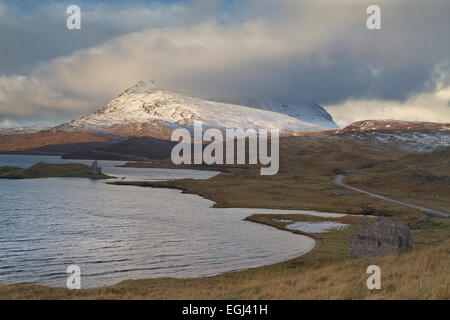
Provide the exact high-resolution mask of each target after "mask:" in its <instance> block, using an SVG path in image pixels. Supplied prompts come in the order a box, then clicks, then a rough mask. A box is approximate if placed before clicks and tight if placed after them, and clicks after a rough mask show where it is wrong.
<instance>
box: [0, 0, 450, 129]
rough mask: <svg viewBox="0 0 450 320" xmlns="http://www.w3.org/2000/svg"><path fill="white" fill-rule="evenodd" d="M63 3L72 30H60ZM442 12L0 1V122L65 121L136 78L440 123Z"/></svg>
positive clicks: (448, 77)
mask: <svg viewBox="0 0 450 320" xmlns="http://www.w3.org/2000/svg"><path fill="white" fill-rule="evenodd" d="M72 4H76V5H78V6H79V7H80V9H81V29H80V30H68V29H67V27H66V19H67V18H68V16H69V15H68V14H67V13H66V9H67V7H68V6H69V5H72ZM371 4H377V5H379V7H380V8H381V29H380V30H369V29H368V28H367V27H366V19H367V18H368V16H369V15H368V14H367V13H366V9H367V7H368V6H369V5H371ZM449 16H450V1H448V0H428V1H425V0H423V1H416V0H396V1H393V0H389V1H376V0H375V1H374V0H371V1H365V0H341V1H331V0H297V1H294V0H290V1H283V0H278V1H268V0H228V1H225V0H223V1H220V0H192V1H144V0H135V1H133V0H132V1H118V0H117V1H116V0H108V1H106V0H103V1H100V0H99V1H76V0H71V1H64V0H63V1H55V0H39V1H37V0H21V1H17V0H0V127H13V126H20V125H30V124H58V123H61V122H65V121H69V120H72V119H74V118H77V117H79V116H82V115H84V114H87V113H90V112H92V111H95V110H97V109H99V108H100V107H102V106H103V105H104V104H106V103H107V102H108V101H110V100H111V99H112V98H114V97H115V96H117V95H118V94H119V93H120V92H122V91H123V90H124V89H126V88H128V87H131V86H133V85H134V84H136V83H137V82H139V81H140V80H144V81H149V80H153V81H155V82H156V83H157V84H158V85H159V86H160V87H163V88H167V89H172V90H176V91H182V92H187V93H191V94H194V95H198V96H200V97H204V98H213V99H215V98H236V97H258V98H272V97H279V98H283V99H284V100H287V101H290V102H301V101H311V100H313V101H316V102H318V103H319V104H321V105H322V106H323V107H324V108H325V109H326V110H327V111H328V112H329V113H330V114H331V115H332V116H333V118H334V119H335V121H336V123H337V124H338V125H339V126H341V127H343V126H345V125H348V124H350V123H351V122H354V121H357V120H364V119H401V120H417V121H434V122H450V37H449V34H450V19H449V18H448V17H449Z"/></svg>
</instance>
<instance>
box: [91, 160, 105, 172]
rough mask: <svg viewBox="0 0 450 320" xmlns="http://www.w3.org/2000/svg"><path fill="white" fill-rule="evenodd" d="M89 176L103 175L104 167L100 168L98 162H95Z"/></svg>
mask: <svg viewBox="0 0 450 320" xmlns="http://www.w3.org/2000/svg"><path fill="white" fill-rule="evenodd" d="M89 174H90V175H99V174H102V167H99V166H98V163H97V161H94V162H93V163H92V166H91V168H90V170H89Z"/></svg>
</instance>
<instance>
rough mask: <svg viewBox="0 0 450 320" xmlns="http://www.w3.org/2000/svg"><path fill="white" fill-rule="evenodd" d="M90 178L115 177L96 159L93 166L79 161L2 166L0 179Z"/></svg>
mask: <svg viewBox="0 0 450 320" xmlns="http://www.w3.org/2000/svg"><path fill="white" fill-rule="evenodd" d="M36 178H88V179H113V178H115V177H112V176H108V175H106V174H103V173H102V172H101V168H99V167H98V166H97V162H96V161H95V162H94V164H93V165H92V167H89V166H87V165H84V164H79V163H62V164H49V163H44V162H39V163H37V164H35V165H33V166H32V167H30V168H27V169H24V168H19V167H11V166H4V167H0V179H36Z"/></svg>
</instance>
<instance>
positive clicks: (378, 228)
mask: <svg viewBox="0 0 450 320" xmlns="http://www.w3.org/2000/svg"><path fill="white" fill-rule="evenodd" d="M411 249H412V235H411V232H410V230H409V228H408V226H407V225H406V223H405V222H403V221H402V220H401V219H400V218H396V219H395V220H394V221H392V222H390V221H388V220H387V219H386V218H381V219H379V220H378V221H377V222H375V224H373V225H371V224H370V223H368V222H364V223H362V224H361V225H359V226H358V227H357V228H356V229H355V231H354V232H353V233H352V234H351V235H350V255H351V256H352V257H376V256H385V255H390V254H401V253H405V252H408V251H410V250H411Z"/></svg>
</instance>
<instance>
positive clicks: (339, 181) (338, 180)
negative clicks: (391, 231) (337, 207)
mask: <svg viewBox="0 0 450 320" xmlns="http://www.w3.org/2000/svg"><path fill="white" fill-rule="evenodd" d="M343 178H344V176H343V175H338V176H336V178H334V183H335V184H337V185H338V186H341V187H344V188H347V189H350V190H353V191H356V192H360V193H364V194H366V195H368V196H371V197H374V198H378V199H382V200H386V201H390V202H394V203H397V204H401V205H404V206H407V207H410V208H414V209H419V210H420V211H423V212H426V213H431V214H434V215H437V216H440V217H447V218H448V217H450V213H447V212H443V211H438V210H433V209H428V208H424V207H421V206H417V205H415V204H412V203H408V202H403V201H399V200H394V199H391V198H388V197H385V196H382V195H379V194H376V193H372V192H369V191H365V190H362V189H359V188H355V187H352V186H349V185H346V184H345V183H343V182H342V179H343Z"/></svg>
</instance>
